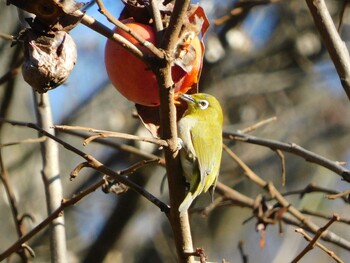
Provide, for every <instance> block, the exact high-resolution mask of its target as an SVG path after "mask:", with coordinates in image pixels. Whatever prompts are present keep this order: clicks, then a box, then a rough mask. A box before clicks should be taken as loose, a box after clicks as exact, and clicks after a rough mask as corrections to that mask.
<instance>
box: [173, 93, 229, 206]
mask: <svg viewBox="0 0 350 263" xmlns="http://www.w3.org/2000/svg"><path fill="white" fill-rule="evenodd" d="M180 98H181V99H182V100H184V101H186V102H187V105H188V108H187V110H186V112H185V113H184V116H183V117H182V118H181V119H180V120H179V122H178V136H179V138H180V139H181V140H182V142H181V146H182V148H181V150H180V158H181V165H182V169H183V173H184V176H185V177H186V179H187V181H188V182H189V183H190V188H189V191H188V193H187V195H186V197H185V199H184V201H183V202H182V203H181V205H180V207H179V211H180V212H183V211H186V210H188V208H189V207H190V206H191V203H192V202H193V200H194V199H195V198H196V197H197V196H198V195H200V194H201V193H202V192H204V193H205V192H207V191H208V190H209V188H210V187H211V186H215V184H216V181H217V177H218V175H219V169H220V162H221V154H222V123H223V115H222V109H221V106H220V103H219V102H218V101H217V100H216V99H215V98H214V97H213V96H211V95H209V94H205V93H196V94H193V95H187V94H184V95H181V96H180Z"/></svg>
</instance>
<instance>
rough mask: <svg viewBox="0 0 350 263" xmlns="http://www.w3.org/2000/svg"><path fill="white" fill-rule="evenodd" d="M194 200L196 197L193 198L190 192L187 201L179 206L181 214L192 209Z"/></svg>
mask: <svg viewBox="0 0 350 263" xmlns="http://www.w3.org/2000/svg"><path fill="white" fill-rule="evenodd" d="M194 198H195V197H194V196H193V194H192V193H191V192H188V193H187V195H186V197H185V199H184V200H183V201H182V203H181V205H180V206H179V212H180V213H182V212H184V211H187V210H188V209H189V208H190V206H191V204H192V202H193V200H194Z"/></svg>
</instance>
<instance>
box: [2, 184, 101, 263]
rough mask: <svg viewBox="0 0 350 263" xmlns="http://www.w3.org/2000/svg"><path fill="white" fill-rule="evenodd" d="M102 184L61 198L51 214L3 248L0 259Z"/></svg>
mask: <svg viewBox="0 0 350 263" xmlns="http://www.w3.org/2000/svg"><path fill="white" fill-rule="evenodd" d="M103 184H104V180H100V181H99V182H98V183H96V184H94V185H92V186H90V187H89V188H88V189H86V190H84V191H82V192H80V193H79V194H78V195H76V196H74V197H72V198H71V199H69V200H63V201H62V203H61V205H60V206H59V207H58V208H57V209H56V210H55V211H53V212H52V214H50V215H49V216H48V217H47V218H45V219H44V220H43V221H42V222H41V223H40V224H39V225H37V226H36V227H35V228H33V229H32V230H31V231H30V232H28V233H27V234H26V235H24V236H23V237H21V238H20V239H19V240H17V242H16V243H14V244H13V245H12V246H11V247H9V248H8V249H7V250H5V251H4V252H3V253H1V254H0V261H2V260H4V259H5V258H7V257H9V256H10V255H11V254H12V253H14V252H16V251H18V249H20V248H21V247H22V245H23V244H24V243H25V242H27V241H28V240H29V239H31V238H32V237H33V236H35V235H36V234H37V233H38V232H40V231H41V230H43V229H44V228H45V227H47V226H48V225H49V224H50V223H51V222H52V221H53V220H54V219H56V218H57V217H59V216H61V215H62V211H63V210H64V209H66V208H67V207H69V206H72V205H74V204H76V203H77V202H79V201H80V200H81V199H83V198H84V197H85V196H87V195H88V194H90V193H92V192H94V191H95V190H96V189H97V188H99V187H100V186H102V185H103Z"/></svg>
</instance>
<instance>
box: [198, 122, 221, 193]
mask: <svg viewBox="0 0 350 263" xmlns="http://www.w3.org/2000/svg"><path fill="white" fill-rule="evenodd" d="M196 129H197V130H196ZM221 133H222V131H221V128H220V125H217V124H216V123H215V122H213V123H211V124H210V125H208V124H207V123H206V125H204V124H203V125H197V126H196V127H193V128H192V130H191V136H192V142H193V148H194V150H195V152H196V154H197V160H198V167H199V174H200V182H201V185H202V187H203V188H202V190H203V189H204V192H206V191H207V190H208V189H209V188H210V186H211V185H212V184H214V183H215V181H216V177H217V175H218V173H219V167H220V160H221V153H222V135H221ZM194 134H198V136H196V137H195V135H194ZM203 134H210V136H203ZM218 160H219V161H218Z"/></svg>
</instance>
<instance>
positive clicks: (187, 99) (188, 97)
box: [179, 94, 196, 103]
mask: <svg viewBox="0 0 350 263" xmlns="http://www.w3.org/2000/svg"><path fill="white" fill-rule="evenodd" d="M179 98H180V99H182V100H183V101H185V102H189V103H195V102H196V101H195V100H194V99H193V98H192V96H191V95H188V94H180V95H179Z"/></svg>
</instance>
